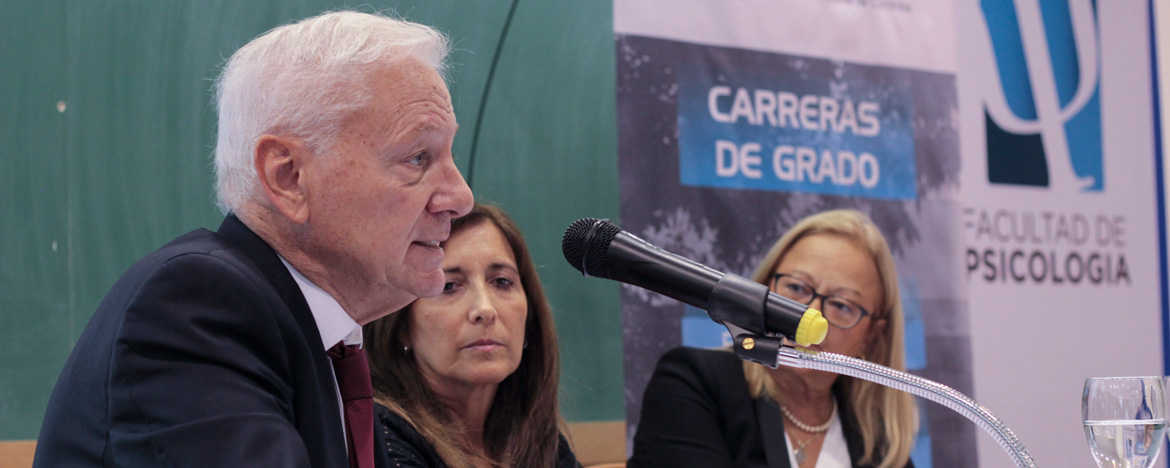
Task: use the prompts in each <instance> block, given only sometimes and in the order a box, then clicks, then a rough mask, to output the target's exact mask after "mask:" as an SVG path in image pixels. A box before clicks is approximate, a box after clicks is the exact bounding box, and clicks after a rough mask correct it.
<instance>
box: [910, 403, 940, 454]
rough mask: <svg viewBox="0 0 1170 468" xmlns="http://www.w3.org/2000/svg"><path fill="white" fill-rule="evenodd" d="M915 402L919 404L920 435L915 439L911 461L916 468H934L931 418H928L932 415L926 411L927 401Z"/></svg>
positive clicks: (911, 451)
mask: <svg viewBox="0 0 1170 468" xmlns="http://www.w3.org/2000/svg"><path fill="white" fill-rule="evenodd" d="M915 401H916V402H917V403H918V434H917V435H916V436H915V437H914V448H913V449H911V450H910V460H911V461H913V462H914V468H931V467H933V466H934V459H933V458H932V457H931V453H932V450H933V449H932V448H931V443H930V418H928V417H926V415H928V414H930V413H927V411H926V400H921V399H917V400H915Z"/></svg>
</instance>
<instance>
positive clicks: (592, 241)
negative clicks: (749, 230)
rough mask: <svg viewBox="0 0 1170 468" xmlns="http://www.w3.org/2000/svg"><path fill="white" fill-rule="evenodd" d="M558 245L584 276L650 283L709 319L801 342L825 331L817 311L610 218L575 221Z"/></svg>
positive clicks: (648, 286)
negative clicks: (646, 237) (677, 252)
mask: <svg viewBox="0 0 1170 468" xmlns="http://www.w3.org/2000/svg"><path fill="white" fill-rule="evenodd" d="M561 250H562V251H563V252H564V254H565V260H568V261H569V264H570V265H573V268H576V269H577V270H579V271H580V272H581V273H583V274H584V275H585V276H593V277H597V278H607V279H612V280H615V281H621V282H623V283H627V284H632V285H634V286H638V287H640V288H644V289H649V290H651V291H654V292H656V293H659V294H662V295H664V296H668V297H671V298H674V299H677V300H679V301H682V302H685V303H687V304H690V305H692V306H695V307H698V308H700V309H703V310H706V311H707V314H708V315H709V316H710V317H711V319H712V320H714V321H716V322H718V323H721V324H723V325H725V326H726V325H729V324H730V325H733V326H736V327H739V328H742V329H744V330H747V331H750V332H752V333H755V334H758V335H769V334H770V335H783V336H785V337H787V338H789V339H791V340H793V341H795V342H796V343H797V344H799V345H801V346H808V345H811V344H818V343H820V342H821V341H823V340H824V339H825V335H826V334H827V333H828V331H829V323H828V322H826V321H825V318H824V317H822V316H821V312H820V311H818V310H816V309H813V308H810V307H808V306H806V305H804V304H801V303H799V302H796V301H793V300H791V299H788V298H786V297H784V296H780V295H778V294H775V293H773V292H771V291H770V290H769V289H768V287H767V286H764V285H762V284H759V283H756V282H755V281H752V280H750V279H747V278H744V277H742V276H739V275H734V274H728V273H722V272H720V271H717V270H714V269H712V268H710V267H707V266H705V265H702V264H700V263H697V262H694V261H692V260H689V259H686V258H683V257H681V256H678V255H675V254H673V253H670V252H667V251H665V250H662V249H660V248H658V247H655V246H654V245H653V244H650V243H649V242H646V241H644V240H642V239H640V238H638V236H635V235H633V234H630V233H629V232H626V231H623V230H622V229H621V228H619V227H617V226H615V225H614V224H613V223H610V222H609V220H605V219H596V218H582V219H578V220H577V221H575V222H573V224H571V225H569V228H568V229H566V230H565V236H564V238H562V239H561ZM729 330H730V327H729Z"/></svg>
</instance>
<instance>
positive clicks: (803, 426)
mask: <svg viewBox="0 0 1170 468" xmlns="http://www.w3.org/2000/svg"><path fill="white" fill-rule="evenodd" d="M780 412H781V413H784V417H786V418H788V420H789V421H792V424H795V425H796V427H799V428H800V430H802V431H804V432H807V433H809V434H820V433H822V432H825V431H827V430H829V426H831V425H832V424H833V418H834V417H835V416H837V399H835V398H834V399H833V411H831V412H830V413H829V420H828V421H825V423H824V424H821V425H819V426H813V425H811V424H807V423H805V422H804V421H801V420H799V419H796V416H794V415H793V414H792V412H791V411H788V408H785V407H784V405H780Z"/></svg>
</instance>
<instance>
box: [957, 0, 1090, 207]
mask: <svg viewBox="0 0 1170 468" xmlns="http://www.w3.org/2000/svg"><path fill="white" fill-rule="evenodd" d="M980 3H981V6H982V9H983V14H984V17H985V18H986V24H987V29H988V33H989V35H990V39H991V46H992V47H991V48H992V51H993V54H994V61H995V66H996V69H998V72H999V77H998V78H999V80H998V81H999V85H1000V86H999V87H998V88H997V87H994V86H992V87H991V90H990V92H986V93H984V98H983V99H984V118H985V121H986V128H987V134H986V137H987V177H988V181H989V182H991V183H993V184H1012V185H1024V186H1036V187H1050V188H1053V189H1056V190H1060V191H1065V190H1072V191H1082V192H1100V191H1101V190H1102V189H1103V188H1104V177H1103V175H1104V173H1103V169H1102V148H1101V104H1100V84H1099V81H1100V74H1101V73H1100V60H1099V57H1098V48H1099V45H1098V41H1097V32H1096V12H1095V5H1094V4H1093V3H1092V2H1091V0H1069V1H1067V2H1062V1H1056V2H1038V1H1037V0H1017V1H1015V2H1013V1H1012V0H983V1H982V2H980ZM988 65H990V64H988ZM996 91H998V92H996Z"/></svg>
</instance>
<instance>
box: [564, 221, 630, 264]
mask: <svg viewBox="0 0 1170 468" xmlns="http://www.w3.org/2000/svg"><path fill="white" fill-rule="evenodd" d="M621 231H622V230H621V228H619V227H617V226H615V225H613V223H610V222H609V221H607V220H604V219H597V218H581V219H578V220H576V221H574V222H573V224H570V225H569V227H568V229H565V235H564V237H562V238H561V253H563V254H565V260H567V261H568V262H569V264H570V265H573V268H576V269H577V270H578V271H580V272H581V273H584V274H585V275H587V276H594V277H598V278H609V275H608V274H607V273H606V269H605V254H606V251H607V250H609V244H610V243H611V242H613V239H614V237H617V235H618V233H619V232H621Z"/></svg>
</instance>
